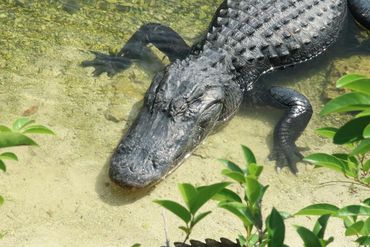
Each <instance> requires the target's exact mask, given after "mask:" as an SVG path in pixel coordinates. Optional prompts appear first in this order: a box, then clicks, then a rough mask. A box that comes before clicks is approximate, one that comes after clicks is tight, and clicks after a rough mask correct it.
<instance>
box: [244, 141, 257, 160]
mask: <svg viewBox="0 0 370 247" xmlns="http://www.w3.org/2000/svg"><path fill="white" fill-rule="evenodd" d="M242 149H243V153H244V158H245V161H247V164H252V163H254V164H256V163H257V162H256V157H254V154H253V152H252V150H250V149H249V148H248V147H246V146H244V145H242Z"/></svg>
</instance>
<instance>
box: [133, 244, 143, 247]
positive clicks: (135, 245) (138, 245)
mask: <svg viewBox="0 0 370 247" xmlns="http://www.w3.org/2000/svg"><path fill="white" fill-rule="evenodd" d="M140 246H141V244H134V245H132V246H131V247H140Z"/></svg>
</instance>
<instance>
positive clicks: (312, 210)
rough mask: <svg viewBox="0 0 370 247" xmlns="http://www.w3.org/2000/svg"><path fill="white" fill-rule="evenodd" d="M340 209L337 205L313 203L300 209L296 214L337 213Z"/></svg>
mask: <svg viewBox="0 0 370 247" xmlns="http://www.w3.org/2000/svg"><path fill="white" fill-rule="evenodd" d="M338 210H339V208H338V207H337V206H334V205H331V204H326V203H321V204H312V205H309V206H307V207H305V208H303V209H301V210H299V211H298V212H297V213H295V215H325V214H330V215H333V214H336V213H337V211H338Z"/></svg>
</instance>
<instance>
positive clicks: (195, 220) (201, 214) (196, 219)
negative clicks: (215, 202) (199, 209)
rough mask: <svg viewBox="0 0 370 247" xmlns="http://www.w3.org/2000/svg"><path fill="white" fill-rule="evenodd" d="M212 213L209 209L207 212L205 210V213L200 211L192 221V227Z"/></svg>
mask: <svg viewBox="0 0 370 247" xmlns="http://www.w3.org/2000/svg"><path fill="white" fill-rule="evenodd" d="M210 213H212V211H207V212H204V213H199V214H198V215H196V216H195V217H194V220H193V222H192V225H191V227H194V226H195V225H196V224H197V223H198V222H199V221H201V220H202V219H204V217H206V216H207V215H209V214H210Z"/></svg>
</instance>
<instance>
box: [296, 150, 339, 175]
mask: <svg viewBox="0 0 370 247" xmlns="http://www.w3.org/2000/svg"><path fill="white" fill-rule="evenodd" d="M303 160H304V161H307V162H310V163H312V164H314V165H317V166H323V167H326V168H329V169H332V170H335V171H339V172H344V170H345V166H346V165H345V163H344V162H343V161H341V160H340V159H338V158H336V157H335V156H333V155H330V154H325V153H315V154H311V155H308V156H307V157H305V158H304V159H303Z"/></svg>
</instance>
